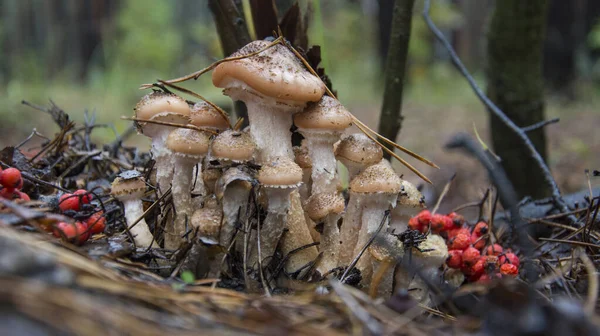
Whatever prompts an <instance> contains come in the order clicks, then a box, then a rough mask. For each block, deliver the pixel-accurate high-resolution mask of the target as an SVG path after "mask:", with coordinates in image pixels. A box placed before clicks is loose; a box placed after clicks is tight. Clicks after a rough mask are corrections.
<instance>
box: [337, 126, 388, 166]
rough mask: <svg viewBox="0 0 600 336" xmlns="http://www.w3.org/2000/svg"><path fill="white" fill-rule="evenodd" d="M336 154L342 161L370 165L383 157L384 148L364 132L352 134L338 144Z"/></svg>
mask: <svg viewBox="0 0 600 336" xmlns="http://www.w3.org/2000/svg"><path fill="white" fill-rule="evenodd" d="M335 156H336V157H337V159H338V160H340V161H342V163H346V162H351V163H355V164H362V165H365V166H369V165H372V164H376V163H377V162H379V161H381V159H382V158H383V150H382V149H381V147H379V145H378V144H376V143H375V142H374V141H373V140H371V139H369V137H367V136H366V135H364V134H362V133H355V134H351V135H349V136H347V137H345V138H344V139H342V141H340V143H339V144H338V145H337V147H336V151H335Z"/></svg>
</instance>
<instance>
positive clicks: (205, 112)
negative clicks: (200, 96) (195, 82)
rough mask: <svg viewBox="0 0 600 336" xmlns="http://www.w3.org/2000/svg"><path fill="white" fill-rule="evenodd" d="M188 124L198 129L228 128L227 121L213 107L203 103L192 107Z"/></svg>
mask: <svg viewBox="0 0 600 336" xmlns="http://www.w3.org/2000/svg"><path fill="white" fill-rule="evenodd" d="M190 119H191V121H190V124H192V125H194V126H198V127H206V128H212V129H217V130H225V129H228V128H229V120H227V119H225V118H224V116H223V115H222V114H221V113H219V111H217V110H216V109H215V108H214V107H212V106H211V105H210V104H209V103H207V102H205V101H201V102H198V103H196V104H195V105H194V106H192V109H191V111H190Z"/></svg>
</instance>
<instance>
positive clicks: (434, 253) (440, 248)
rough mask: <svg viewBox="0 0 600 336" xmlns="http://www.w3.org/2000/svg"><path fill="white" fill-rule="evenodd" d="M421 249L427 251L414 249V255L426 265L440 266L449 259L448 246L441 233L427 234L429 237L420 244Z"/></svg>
mask: <svg viewBox="0 0 600 336" xmlns="http://www.w3.org/2000/svg"><path fill="white" fill-rule="evenodd" d="M419 249H421V250H422V251H426V252H420V251H413V255H414V256H415V258H417V259H418V262H419V263H421V264H423V265H425V266H428V267H429V266H431V267H440V266H442V264H444V263H445V262H446V259H448V247H447V246H446V242H445V241H444V238H442V237H441V236H439V235H436V234H429V235H427V239H426V240H425V241H423V242H421V243H420V244H419ZM428 250H430V251H428Z"/></svg>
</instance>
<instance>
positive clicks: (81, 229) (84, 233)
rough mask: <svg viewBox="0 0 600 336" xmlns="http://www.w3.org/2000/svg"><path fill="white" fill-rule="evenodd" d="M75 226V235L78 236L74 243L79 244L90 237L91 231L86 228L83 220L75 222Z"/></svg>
mask: <svg viewBox="0 0 600 336" xmlns="http://www.w3.org/2000/svg"><path fill="white" fill-rule="evenodd" d="M75 227H76V228H77V236H78V240H77V241H76V243H77V244H79V245H81V244H83V243H85V242H86V241H87V240H88V239H89V238H90V235H91V234H92V233H91V232H90V229H89V228H88V226H87V224H85V223H83V222H76V223H75Z"/></svg>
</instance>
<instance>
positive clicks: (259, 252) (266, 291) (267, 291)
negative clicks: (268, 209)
mask: <svg viewBox="0 0 600 336" xmlns="http://www.w3.org/2000/svg"><path fill="white" fill-rule="evenodd" d="M256 251H257V254H258V275H259V276H260V282H261V283H262V285H263V287H264V288H265V294H266V295H267V296H268V297H271V291H270V290H269V284H268V283H266V281H265V275H264V273H263V268H262V250H261V246H260V212H259V211H256Z"/></svg>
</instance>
